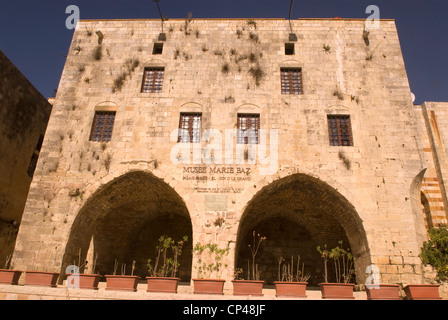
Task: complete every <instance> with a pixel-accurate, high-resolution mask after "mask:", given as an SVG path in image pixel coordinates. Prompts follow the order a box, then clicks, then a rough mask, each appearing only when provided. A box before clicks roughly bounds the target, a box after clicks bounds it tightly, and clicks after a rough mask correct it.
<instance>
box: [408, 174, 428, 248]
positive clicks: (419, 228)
mask: <svg viewBox="0 0 448 320" xmlns="http://www.w3.org/2000/svg"><path fill="white" fill-rule="evenodd" d="M426 170H427V169H426V168H425V169H423V170H421V171H420V172H419V173H418V174H417V175H416V176H415V178H414V180H412V183H411V190H410V197H411V199H410V200H411V206H412V212H413V214H414V215H413V216H414V225H415V231H416V235H417V241H418V243H419V244H422V243H423V242H424V241H426V240H427V238H428V235H427V230H426V227H425V216H424V212H423V210H422V182H423V178H424V177H425V174H426Z"/></svg>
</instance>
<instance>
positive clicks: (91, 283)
mask: <svg viewBox="0 0 448 320" xmlns="http://www.w3.org/2000/svg"><path fill="white" fill-rule="evenodd" d="M71 276H79V289H93V290H98V284H99V282H100V279H101V276H100V275H99V274H85V273H82V274H77V275H76V274H72V273H68V274H67V281H69V280H70V278H69V277H71ZM72 286H73V285H72Z"/></svg>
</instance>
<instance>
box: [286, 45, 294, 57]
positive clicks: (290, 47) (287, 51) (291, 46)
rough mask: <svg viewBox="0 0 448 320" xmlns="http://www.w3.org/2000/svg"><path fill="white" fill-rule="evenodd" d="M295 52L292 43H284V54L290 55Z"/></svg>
mask: <svg viewBox="0 0 448 320" xmlns="http://www.w3.org/2000/svg"><path fill="white" fill-rule="evenodd" d="M294 54H295V50H294V43H285V55H287V56H292V55H294Z"/></svg>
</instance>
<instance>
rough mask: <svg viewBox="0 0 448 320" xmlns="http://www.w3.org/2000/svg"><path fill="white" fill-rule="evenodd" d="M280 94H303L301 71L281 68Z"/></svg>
mask: <svg viewBox="0 0 448 320" xmlns="http://www.w3.org/2000/svg"><path fill="white" fill-rule="evenodd" d="M281 77H282V94H303V83H302V69H300V68H282V69H281Z"/></svg>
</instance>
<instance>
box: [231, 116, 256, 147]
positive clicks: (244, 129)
mask: <svg viewBox="0 0 448 320" xmlns="http://www.w3.org/2000/svg"><path fill="white" fill-rule="evenodd" d="M237 128H238V132H237V140H236V141H237V143H238V144H258V130H259V129H260V115H259V114H239V115H238V123H237Z"/></svg>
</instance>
